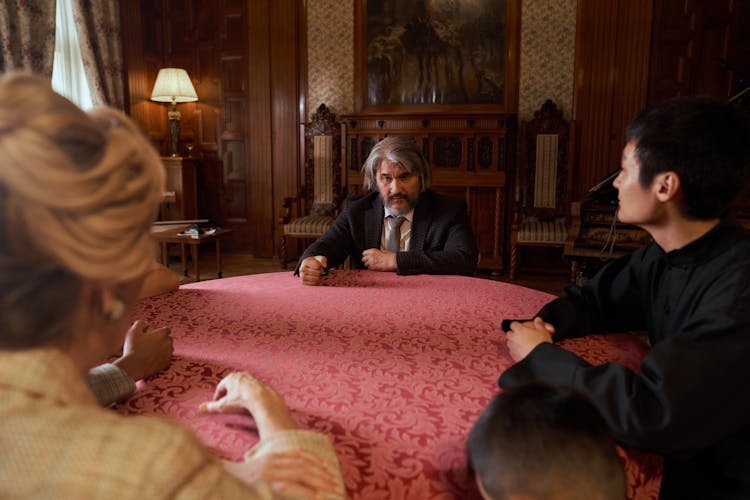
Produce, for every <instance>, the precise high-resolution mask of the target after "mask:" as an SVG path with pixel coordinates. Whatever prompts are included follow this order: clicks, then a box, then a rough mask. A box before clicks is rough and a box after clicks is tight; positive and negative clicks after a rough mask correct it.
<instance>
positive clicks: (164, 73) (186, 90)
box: [151, 68, 198, 156]
mask: <svg viewBox="0 0 750 500" xmlns="http://www.w3.org/2000/svg"><path fill="white" fill-rule="evenodd" d="M151 100H152V101H157V102H171V103H172V109H171V111H169V112H168V113H167V116H168V117H169V132H170V135H171V138H172V156H178V155H177V142H178V141H179V139H180V112H179V111H177V103H178V102H194V101H197V100H198V95H197V94H196V93H195V88H194V87H193V82H191V81H190V77H189V76H188V74H187V71H185V70H184V69H182V68H162V69H160V70H159V74H158V75H157V76H156V83H154V90H153V91H152V92H151Z"/></svg>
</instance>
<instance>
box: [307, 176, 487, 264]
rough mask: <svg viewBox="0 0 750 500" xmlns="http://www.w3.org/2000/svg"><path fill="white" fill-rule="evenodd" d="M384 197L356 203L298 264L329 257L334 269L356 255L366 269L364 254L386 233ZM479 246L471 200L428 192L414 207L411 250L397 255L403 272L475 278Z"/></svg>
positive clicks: (377, 195) (374, 196)
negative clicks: (470, 211)
mask: <svg viewBox="0 0 750 500" xmlns="http://www.w3.org/2000/svg"><path fill="white" fill-rule="evenodd" d="M383 215H384V210H383V200H382V199H381V197H380V193H378V192H373V193H370V194H368V195H366V196H364V197H362V198H359V199H356V200H354V201H350V202H349V203H348V206H347V207H346V208H345V209H344V211H343V212H342V213H341V215H339V216H338V218H337V219H336V221H335V222H334V223H333V226H331V228H330V229H328V231H326V233H325V234H324V235H323V236H321V237H320V238H318V239H317V240H316V241H315V242H314V243H313V244H312V245H310V246H309V247H308V248H307V250H305V253H304V254H302V257H300V260H299V262H298V263H297V268H296V269H295V270H294V273H295V274H299V266H300V264H301V263H302V261H303V260H304V259H306V258H307V257H311V256H314V255H325V256H326V258H327V259H328V267H335V266H338V265H340V264H342V263H343V262H344V260H346V257H347V256H350V257H351V266H352V268H353V269H365V266H364V264H363V263H362V252H363V251H365V250H367V249H368V248H378V249H379V248H380V241H381V237H382V233H383ZM477 256H478V251H477V245H476V241H475V240H474V233H473V232H472V231H471V226H470V225H469V215H468V210H467V208H466V203H465V202H464V201H463V200H461V199H456V198H448V197H445V196H441V195H439V194H437V193H435V192H433V191H430V190H427V191H425V192H423V193H422V194H420V196H419V201H418V202H417V206H416V207H415V208H414V220H413V221H412V225H411V242H410V243H409V251H408V252H398V253H397V254H396V267H397V271H396V272H397V273H398V274H463V275H466V276H471V275H473V274H474V271H475V270H476V267H477Z"/></svg>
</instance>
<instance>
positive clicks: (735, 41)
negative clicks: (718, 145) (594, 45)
mask: <svg viewBox="0 0 750 500" xmlns="http://www.w3.org/2000/svg"><path fill="white" fill-rule="evenodd" d="M749 6H750V2H748V1H747V0H744V1H732V0H695V1H691V2H677V1H676V0H657V1H656V8H655V12H654V29H653V31H654V36H653V40H654V42H653V44H652V45H651V81H650V82H649V96H648V100H649V103H656V102H659V101H662V100H664V99H668V98H670V97H673V96H676V95H698V94H706V95H714V96H720V97H730V95H731V94H732V89H733V87H734V85H735V82H736V78H737V76H738V75H741V74H743V73H744V74H745V78H746V79H750V75H748V74H747V72H748V70H750V53H749V52H750V50H749V49H748V47H749V46H750V32H748V30H747V22H750V19H747V14H743V12H746V11H747V10H748V7H749ZM743 15H744V16H745V18H746V19H745V24H744V25H743V24H742V18H743ZM743 46H744V47H745V49H744V53H743V49H742V47H743Z"/></svg>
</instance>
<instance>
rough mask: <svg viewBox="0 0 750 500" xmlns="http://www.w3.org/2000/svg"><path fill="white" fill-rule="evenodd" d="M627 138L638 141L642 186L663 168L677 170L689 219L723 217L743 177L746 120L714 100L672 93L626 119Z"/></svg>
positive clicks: (749, 146)
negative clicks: (630, 118)
mask: <svg viewBox="0 0 750 500" xmlns="http://www.w3.org/2000/svg"><path fill="white" fill-rule="evenodd" d="M738 132H739V133H738ZM626 137H627V142H630V141H634V142H635V144H636V154H637V155H638V159H639V160H640V162H641V176H640V182H641V185H642V186H644V187H646V186H649V185H651V182H652V181H653V179H654V176H655V175H656V174H659V173H661V172H666V171H670V170H671V171H674V172H675V173H677V175H678V176H679V177H680V180H681V181H682V189H683V191H684V193H685V196H684V202H683V203H684V204H683V215H684V216H685V217H687V218H694V219H711V218H714V217H720V216H722V215H723V214H724V213H725V212H726V211H727V209H728V208H729V204H730V203H731V201H732V200H733V199H734V198H735V196H736V195H737V194H738V193H739V190H740V189H741V188H742V186H744V185H745V182H746V180H747V176H748V169H749V168H750V165H748V162H747V158H748V151H749V150H750V132H749V131H748V124H747V119H746V117H745V116H743V115H742V114H741V113H740V111H739V110H738V109H736V108H734V107H733V106H731V105H730V104H727V103H725V102H722V101H719V100H717V99H714V98H711V97H676V98H674V99H670V100H667V101H664V102H661V103H659V104H656V105H655V106H654V107H652V108H649V109H646V110H645V111H643V112H641V113H640V114H639V115H638V116H636V117H635V118H634V119H633V120H632V121H631V122H630V124H629V125H628V127H627V130H626Z"/></svg>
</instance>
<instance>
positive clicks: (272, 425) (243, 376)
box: [200, 372, 345, 498]
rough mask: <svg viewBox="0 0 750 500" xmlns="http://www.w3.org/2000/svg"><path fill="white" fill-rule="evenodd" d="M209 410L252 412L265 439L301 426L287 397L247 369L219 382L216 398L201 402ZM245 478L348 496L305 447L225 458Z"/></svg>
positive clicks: (287, 489)
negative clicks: (243, 459)
mask: <svg viewBox="0 0 750 500" xmlns="http://www.w3.org/2000/svg"><path fill="white" fill-rule="evenodd" d="M200 411H202V412H206V413H250V414H251V415H252V416H253V418H254V419H255V423H256V426H257V428H258V434H259V436H260V439H261V441H262V440H263V439H264V438H267V437H268V436H270V435H272V434H273V433H275V432H279V431H284V430H293V429H297V423H296V422H295V421H294V419H293V418H292V415H291V413H290V412H289V409H288V408H287V406H286V403H285V402H284V398H283V397H282V396H281V395H280V394H279V393H278V392H276V391H275V390H274V389H273V388H272V387H271V386H269V385H267V384H265V383H264V382H262V381H261V380H259V379H257V378H255V377H253V376H252V375H251V374H249V373H247V372H234V373H230V374H229V375H227V376H226V377H224V378H223V379H222V380H221V381H220V382H219V384H218V385H217V386H216V391H215V392H214V399H213V401H208V402H205V403H202V404H201V405H200ZM224 465H225V467H226V468H227V470H229V471H230V472H231V473H233V474H234V475H235V476H237V477H239V478H240V479H241V480H243V481H246V482H248V483H251V482H253V481H256V480H258V479H260V478H263V479H264V480H266V481H267V482H268V483H269V484H270V485H271V487H272V488H273V489H274V490H275V491H276V492H277V493H284V494H290V495H302V496H303V497H309V498H317V495H318V493H320V492H330V493H333V494H336V495H339V496H342V497H343V496H344V494H345V493H344V492H343V491H338V489H339V487H340V485H339V483H338V482H337V481H336V477H335V476H334V475H333V474H332V473H331V472H330V471H329V470H328V468H327V467H326V465H325V464H324V462H323V461H322V459H321V458H320V457H318V456H317V455H315V454H313V453H311V452H308V451H305V450H291V451H285V452H276V453H269V454H266V455H263V456H260V457H254V458H253V459H252V460H250V461H247V462H229V461H225V462H224Z"/></svg>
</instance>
